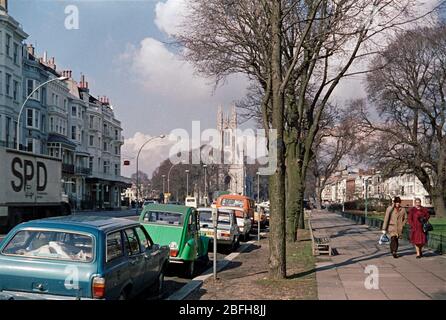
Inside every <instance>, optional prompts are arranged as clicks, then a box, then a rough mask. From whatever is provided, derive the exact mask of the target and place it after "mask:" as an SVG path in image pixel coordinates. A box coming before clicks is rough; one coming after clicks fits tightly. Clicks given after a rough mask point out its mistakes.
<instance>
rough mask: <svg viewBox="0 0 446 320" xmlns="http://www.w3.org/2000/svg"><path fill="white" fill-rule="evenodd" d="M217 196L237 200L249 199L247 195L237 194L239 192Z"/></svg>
mask: <svg viewBox="0 0 446 320" xmlns="http://www.w3.org/2000/svg"><path fill="white" fill-rule="evenodd" d="M219 198H222V199H237V200H244V199H251V198H250V197H248V196H242V195H239V194H223V195H221V196H219Z"/></svg>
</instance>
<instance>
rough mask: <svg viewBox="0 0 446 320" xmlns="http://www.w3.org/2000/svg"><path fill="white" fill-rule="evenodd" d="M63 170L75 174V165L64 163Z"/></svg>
mask: <svg viewBox="0 0 446 320" xmlns="http://www.w3.org/2000/svg"><path fill="white" fill-rule="evenodd" d="M62 172H63V173H68V174H74V165H73V164H66V163H62Z"/></svg>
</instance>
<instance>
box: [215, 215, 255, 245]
mask: <svg viewBox="0 0 446 320" xmlns="http://www.w3.org/2000/svg"><path fill="white" fill-rule="evenodd" d="M218 210H233V211H234V213H235V217H236V219H237V225H238V228H239V232H240V235H239V239H240V240H241V241H248V240H249V233H250V232H251V230H252V219H250V218H249V216H248V214H247V213H246V211H245V210H243V209H241V208H238V207H220V208H218Z"/></svg>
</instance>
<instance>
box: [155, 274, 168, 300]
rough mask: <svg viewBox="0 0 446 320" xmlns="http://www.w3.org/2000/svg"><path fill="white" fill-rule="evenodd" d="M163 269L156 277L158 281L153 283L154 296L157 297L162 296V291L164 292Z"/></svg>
mask: <svg viewBox="0 0 446 320" xmlns="http://www.w3.org/2000/svg"><path fill="white" fill-rule="evenodd" d="M165 269H166V268H165V267H163V268H162V269H161V271H160V273H159V275H158V279H157V280H156V282H155V285H154V294H155V295H157V296H159V295H161V294H163V290H164V272H165Z"/></svg>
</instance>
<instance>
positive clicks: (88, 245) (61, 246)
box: [2, 230, 93, 262]
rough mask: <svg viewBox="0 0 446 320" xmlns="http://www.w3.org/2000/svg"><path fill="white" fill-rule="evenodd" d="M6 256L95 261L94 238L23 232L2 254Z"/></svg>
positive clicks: (59, 233)
mask: <svg viewBox="0 0 446 320" xmlns="http://www.w3.org/2000/svg"><path fill="white" fill-rule="evenodd" d="M2 253H3V254H5V255H14V256H21V257H32V258H35V259H53V260H63V261H77V262H91V261H93V238H92V237H91V236H87V235H83V234H77V233H70V232H64V231H47V230H22V231H19V232H17V233H16V234H15V236H14V237H13V238H12V240H11V241H10V242H9V243H8V245H7V246H6V247H5V249H4V250H3V252H2Z"/></svg>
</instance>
